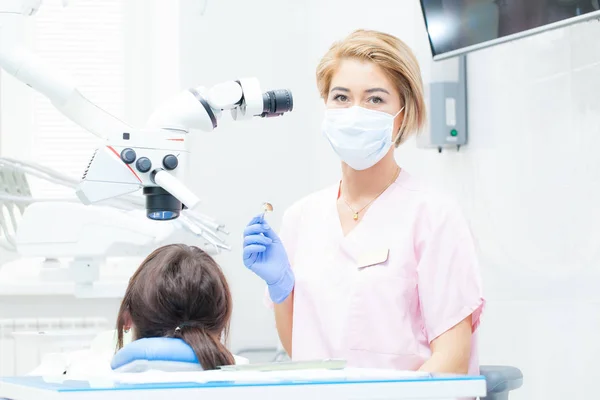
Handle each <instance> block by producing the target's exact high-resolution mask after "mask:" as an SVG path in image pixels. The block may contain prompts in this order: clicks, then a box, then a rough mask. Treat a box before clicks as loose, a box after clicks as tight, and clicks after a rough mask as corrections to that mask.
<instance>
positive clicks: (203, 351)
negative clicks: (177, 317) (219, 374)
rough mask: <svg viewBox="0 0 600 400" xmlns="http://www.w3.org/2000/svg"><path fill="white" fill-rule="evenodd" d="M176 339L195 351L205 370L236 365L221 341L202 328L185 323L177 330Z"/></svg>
mask: <svg viewBox="0 0 600 400" xmlns="http://www.w3.org/2000/svg"><path fill="white" fill-rule="evenodd" d="M174 337H177V338H181V339H183V341H184V342H186V343H187V344H188V345H189V346H190V347H191V348H192V349H193V350H194V353H196V357H197V358H198V362H199V363H200V365H201V366H202V369H203V370H209V369H217V368H218V367H220V366H222V365H233V364H234V363H235V362H234V360H233V355H232V354H231V353H230V352H229V350H228V349H227V348H226V347H225V345H224V344H223V343H222V342H221V340H220V339H219V338H218V337H216V336H215V335H211V334H210V333H209V332H208V331H206V330H205V329H203V328H202V327H200V326H195V325H193V324H186V323H183V324H181V325H180V326H178V327H177V328H176V329H175V334H174Z"/></svg>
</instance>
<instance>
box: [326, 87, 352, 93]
mask: <svg viewBox="0 0 600 400" xmlns="http://www.w3.org/2000/svg"><path fill="white" fill-rule="evenodd" d="M334 90H339V91H340V92H350V89H346V88H345V87H341V86H336V87H334V88H332V89H331V90H330V91H329V92H333V91H334Z"/></svg>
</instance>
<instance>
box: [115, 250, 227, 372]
mask: <svg viewBox="0 0 600 400" xmlns="http://www.w3.org/2000/svg"><path fill="white" fill-rule="evenodd" d="M231 311H232V300H231V292H230V291H229V285H228V284H227V280H226V279H225V275H224V274H223V271H221V268H220V267H219V265H218V264H217V263H216V262H215V260H214V259H213V258H212V257H211V256H210V255H209V254H207V253H206V252H204V251H202V250H201V249H199V248H197V247H193V246H186V245H183V244H174V245H168V246H164V247H161V248H159V249H157V250H155V251H154V252H153V253H152V254H150V255H149V256H148V257H147V258H146V260H144V262H143V263H142V265H140V267H139V268H138V270H137V271H136V272H135V274H134V275H133V276H132V277H131V279H130V281H129V286H128V287H127V291H126V292H125V296H124V298H123V302H122V304H121V309H120V310H119V316H118V318H117V330H118V341H119V343H118V346H117V349H119V348H121V346H122V345H123V331H124V330H127V329H129V328H131V330H132V336H133V339H134V340H137V339H142V338H152V337H175V338H179V339H182V340H183V341H184V342H186V343H187V344H188V345H189V346H190V347H191V348H192V349H193V350H194V353H195V354H196V357H197V358H198V362H199V363H200V365H201V366H202V368H203V369H205V370H208V369H215V368H218V367H219V366H222V365H232V364H234V359H233V356H232V354H231V353H230V352H229V350H227V348H226V347H225V345H224V344H223V343H222V342H221V338H223V340H224V341H225V342H227V336H228V332H229V322H230V320H231Z"/></svg>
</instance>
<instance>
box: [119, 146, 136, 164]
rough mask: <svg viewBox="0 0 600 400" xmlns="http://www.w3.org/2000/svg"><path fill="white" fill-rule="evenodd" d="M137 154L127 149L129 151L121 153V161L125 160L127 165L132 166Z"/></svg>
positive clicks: (125, 150)
mask: <svg viewBox="0 0 600 400" xmlns="http://www.w3.org/2000/svg"><path fill="white" fill-rule="evenodd" d="M136 157H137V156H136V154H135V150H133V149H130V148H127V149H123V151H122V152H121V160H123V162H124V163H125V164H131V163H133V162H134V161H135V158H136Z"/></svg>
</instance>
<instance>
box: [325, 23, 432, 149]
mask: <svg viewBox="0 0 600 400" xmlns="http://www.w3.org/2000/svg"><path fill="white" fill-rule="evenodd" d="M345 58H354V59H358V60H364V61H370V62H373V63H375V64H376V65H377V66H379V67H380V68H381V69H382V70H383V72H384V73H385V74H386V75H387V76H388V78H389V79H390V80H391V81H392V82H393V83H394V84H395V85H396V88H397V89H398V92H399V93H400V101H401V103H402V105H404V107H405V108H404V119H403V121H402V126H401V127H400V131H399V134H398V136H397V138H396V141H395V145H396V147H398V146H399V145H400V144H401V143H402V142H403V141H405V140H406V139H407V138H408V137H409V136H411V135H412V134H416V133H418V132H419V131H420V130H421V129H422V128H423V126H424V125H425V119H426V110H425V100H424V95H423V81H422V78H421V70H420V68H419V62H418V61H417V58H416V57H415V55H414V54H413V52H412V50H411V49H410V48H409V47H408V46H407V45H406V43H404V42H403V41H402V40H400V39H398V38H397V37H395V36H392V35H388V34H386V33H382V32H377V31H372V30H363V29H361V30H356V31H354V32H352V33H351V34H350V35H348V36H347V37H346V38H345V39H343V40H341V41H338V42H335V43H334V44H333V45H332V46H331V48H330V49H329V51H328V52H327V54H325V56H324V57H323V58H322V59H321V62H320V63H319V65H318V66H317V87H318V89H319V93H320V94H321V97H322V98H323V99H324V100H327V96H328V94H329V89H330V85H331V79H332V77H333V74H334V73H335V72H336V70H337V67H338V65H339V64H340V61H342V60H343V59H345Z"/></svg>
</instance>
